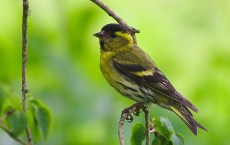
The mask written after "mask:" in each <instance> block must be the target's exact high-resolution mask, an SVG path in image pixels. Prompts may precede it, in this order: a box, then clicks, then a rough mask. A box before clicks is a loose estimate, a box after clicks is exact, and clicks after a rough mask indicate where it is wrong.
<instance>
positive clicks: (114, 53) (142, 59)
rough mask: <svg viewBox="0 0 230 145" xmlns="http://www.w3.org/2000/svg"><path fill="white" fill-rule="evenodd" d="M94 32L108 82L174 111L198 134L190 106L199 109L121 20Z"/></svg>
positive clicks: (134, 97) (129, 94) (128, 94)
mask: <svg viewBox="0 0 230 145" xmlns="http://www.w3.org/2000/svg"><path fill="white" fill-rule="evenodd" d="M94 36H96V37H98V38H99V42H100V53H101V55H100V69H101V72H102V73H103V75H104V77H105V79H106V80H107V81H108V83H109V84H110V85H111V86H112V87H113V88H114V89H115V90H116V91H118V92H119V93H120V94H122V95H123V96H125V97H127V98H130V99H132V100H134V101H136V102H139V103H143V104H145V105H148V104H151V103H154V104H157V105H158V106H160V107H162V108H165V109H168V110H170V111H173V112H174V113H175V114H176V115H178V116H179V117H180V118H181V120H183V122H184V123H185V124H186V125H187V126H188V127H189V129H190V130H191V131H192V132H193V133H194V134H195V135H197V127H199V128H201V129H203V130H206V129H205V128H204V127H203V126H202V125H200V124H199V123H198V122H196V120H195V119H194V118H193V115H192V113H191V112H190V110H189V109H191V110H193V111H194V112H198V109H197V108H196V107H195V106H194V105H193V104H192V103H191V102H189V101H188V100H187V99H185V98H184V97H183V96H182V95H181V94H180V93H179V92H177V91H176V90H175V88H174V87H173V86H172V84H171V83H170V82H169V80H168V79H167V78H166V77H165V75H164V74H163V73H162V72H161V71H160V70H159V69H158V68H157V66H156V64H155V63H154V62H153V60H152V59H151V58H150V57H149V56H148V55H147V54H146V53H145V52H144V51H143V50H142V49H141V48H140V47H139V46H138V45H137V44H136V43H135V41H134V38H133V37H132V35H131V34H130V33H129V32H128V31H127V30H126V29H125V28H123V27H122V26H121V25H119V24H113V23H111V24H107V25H105V26H104V27H103V28H102V29H101V31H100V32H98V33H95V34H94Z"/></svg>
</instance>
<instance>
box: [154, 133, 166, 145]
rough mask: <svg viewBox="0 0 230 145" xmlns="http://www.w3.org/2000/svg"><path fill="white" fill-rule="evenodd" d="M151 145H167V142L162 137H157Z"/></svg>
mask: <svg viewBox="0 0 230 145" xmlns="http://www.w3.org/2000/svg"><path fill="white" fill-rule="evenodd" d="M152 145H169V141H168V140H167V139H166V138H165V137H164V136H162V135H157V136H156V137H155V138H154V140H153V142H152Z"/></svg>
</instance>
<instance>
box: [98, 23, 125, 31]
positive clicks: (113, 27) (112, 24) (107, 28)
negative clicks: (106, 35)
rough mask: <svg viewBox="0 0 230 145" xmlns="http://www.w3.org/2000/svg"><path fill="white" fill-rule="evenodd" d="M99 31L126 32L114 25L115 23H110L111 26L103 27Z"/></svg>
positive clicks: (119, 26)
mask: <svg viewBox="0 0 230 145" xmlns="http://www.w3.org/2000/svg"><path fill="white" fill-rule="evenodd" d="M101 31H106V32H117V31H124V32H127V31H126V30H125V29H124V28H123V27H122V26H121V25H119V24H115V23H111V24H107V25H105V26H104V27H103V28H102V29H101Z"/></svg>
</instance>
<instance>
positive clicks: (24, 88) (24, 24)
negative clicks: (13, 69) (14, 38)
mask: <svg viewBox="0 0 230 145" xmlns="http://www.w3.org/2000/svg"><path fill="white" fill-rule="evenodd" d="M22 6H23V15H22V110H23V112H25V113H26V111H27V100H26V94H27V93H28V87H27V77H26V68H27V58H28V57H27V18H28V15H29V0H23V5H22ZM26 136H27V140H28V144H29V145H32V144H33V142H32V136H31V133H30V128H29V125H28V123H27V127H26Z"/></svg>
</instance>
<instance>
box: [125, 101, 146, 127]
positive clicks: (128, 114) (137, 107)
mask: <svg viewBox="0 0 230 145" xmlns="http://www.w3.org/2000/svg"><path fill="white" fill-rule="evenodd" d="M143 107H144V105H143V104H142V103H136V104H134V105H132V106H130V107H128V108H125V109H124V110H123V111H122V113H121V116H123V117H124V118H125V120H127V121H128V122H132V121H133V115H135V116H139V114H140V112H141V110H142V109H143ZM132 114H133V115H132Z"/></svg>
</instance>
